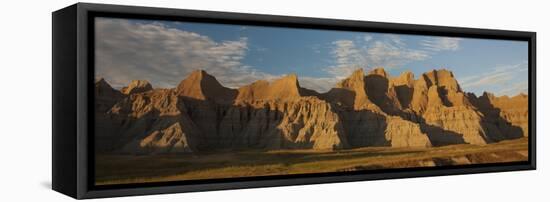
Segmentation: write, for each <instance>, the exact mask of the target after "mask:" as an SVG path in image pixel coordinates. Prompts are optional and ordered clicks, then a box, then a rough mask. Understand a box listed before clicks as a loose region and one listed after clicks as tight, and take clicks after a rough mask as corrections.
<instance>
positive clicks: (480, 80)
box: [458, 61, 528, 95]
mask: <svg viewBox="0 0 550 202" xmlns="http://www.w3.org/2000/svg"><path fill="white" fill-rule="evenodd" d="M527 70H528V63H527V61H523V62H521V63H518V64H514V65H505V66H498V67H495V68H493V69H492V71H489V72H485V73H483V74H476V75H471V76H466V77H461V78H459V79H458V81H459V83H460V85H461V87H462V88H464V89H468V90H470V91H474V92H475V91H478V92H477V93H481V92H480V91H481V89H484V90H486V89H489V88H497V89H498V90H497V91H495V93H496V94H497V95H515V94H518V93H527V79H521V80H517V79H518V75H526V72H527Z"/></svg>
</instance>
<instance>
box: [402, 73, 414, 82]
mask: <svg viewBox="0 0 550 202" xmlns="http://www.w3.org/2000/svg"><path fill="white" fill-rule="evenodd" d="M399 77H401V78H406V79H407V80H414V74H413V73H412V72H411V71H404V72H403V73H401V75H399Z"/></svg>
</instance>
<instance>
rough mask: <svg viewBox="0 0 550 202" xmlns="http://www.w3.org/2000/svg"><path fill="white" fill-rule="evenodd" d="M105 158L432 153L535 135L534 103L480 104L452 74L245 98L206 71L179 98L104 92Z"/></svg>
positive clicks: (100, 86)
mask: <svg viewBox="0 0 550 202" xmlns="http://www.w3.org/2000/svg"><path fill="white" fill-rule="evenodd" d="M95 95H96V102H95V105H94V106H95V114H96V119H95V121H96V130H95V131H96V141H97V142H98V143H97V144H96V145H97V147H96V149H97V151H98V152H120V153H130V154H150V153H192V152H202V151H227V150H243V149H260V150H277V149H315V150H338V149H346V148H357V147H370V146H385V147H432V146H441V145H450V144H478V145H483V144H488V143H492V142H497V141H501V140H505V139H513V138H519V137H523V136H526V135H527V134H528V131H527V130H528V106H527V103H528V97H527V96H526V95H523V94H521V95H517V96H514V97H507V96H503V97H496V96H494V95H492V94H490V93H485V94H483V95H482V96H479V97H477V96H475V95H474V94H471V93H465V92H463V91H462V89H461V88H460V86H459V84H458V82H457V80H456V79H455V78H454V75H453V73H452V72H450V71H448V70H444V69H443V70H433V71H430V72H427V73H424V74H422V75H420V76H419V77H418V78H415V76H414V75H413V74H412V73H411V72H403V73H402V74H401V75H399V76H397V77H390V76H389V75H388V74H387V73H386V71H385V70H384V69H382V68H377V69H374V70H372V71H370V72H369V73H365V72H364V71H363V70H362V69H358V70H357V71H355V72H353V73H352V74H351V75H350V76H349V77H348V78H345V79H343V80H342V81H340V82H339V83H338V84H337V85H336V86H335V87H334V88H332V89H331V90H330V91H328V92H327V93H324V94H320V93H317V92H315V91H313V90H309V89H305V88H302V87H301V86H300V84H299V82H298V78H297V76H296V75H294V74H290V75H286V76H283V77H281V78H279V79H275V80H273V81H264V80H259V81H256V82H253V83H251V84H249V85H246V86H242V87H240V88H237V89H232V88H227V87H224V86H223V85H221V84H220V83H219V82H218V81H217V79H216V78H215V77H214V76H212V75H210V74H208V73H207V72H205V71H202V70H198V71H194V72H192V73H191V74H190V75H188V76H187V77H186V78H184V79H183V80H182V81H181V82H180V83H179V84H178V85H177V86H176V87H175V88H173V89H155V88H153V87H152V86H151V84H149V82H147V81H143V80H135V81H132V82H131V83H130V84H129V85H128V86H126V87H124V88H122V89H121V90H116V89H113V88H112V87H111V86H110V85H109V84H108V83H107V82H106V81H105V80H103V79H100V80H98V81H97V82H96V84H95Z"/></svg>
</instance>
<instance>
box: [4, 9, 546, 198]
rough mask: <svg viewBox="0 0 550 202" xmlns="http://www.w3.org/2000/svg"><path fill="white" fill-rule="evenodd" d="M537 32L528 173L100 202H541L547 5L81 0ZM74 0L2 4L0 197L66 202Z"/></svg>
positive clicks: (238, 191) (203, 193) (192, 194)
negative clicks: (65, 123) (67, 50)
mask: <svg viewBox="0 0 550 202" xmlns="http://www.w3.org/2000/svg"><path fill="white" fill-rule="evenodd" d="M90 2H96V3H111V4H126V5H140V6H155V7H173V8H186V9H200V10H214V11H232V12H245V13H260V14H277V15H290V16H307V17H322V18H339V19H353V20H368V21H382V22H400V23H415V24H429V25H445V26H460V27H477V28H491V29H510V30H525V31H536V32H537V40H538V43H537V49H538V50H537V52H538V54H537V56H538V61H537V65H538V68H537V73H538V75H537V80H538V82H537V86H538V88H539V89H540V90H539V91H538V92H537V103H538V109H537V120H538V127H537V140H538V144H537V145H538V147H537V148H538V151H537V154H538V159H537V161H538V167H537V170H536V171H522V172H508V173H493V174H475V175H460V176H448V177H429V178H415V179H399V180H382V181H369V182H354V183H337V184H323V185H309V186H288V187H278V188H260V189H245V190H232V191H213V192H202V193H187V194H169V195H154V196H140V197H122V198H114V199H101V200H109V201H219V200H224V201H239V202H245V201H262V202H264V201H266V202H267V201H278V202H280V201H360V200H361V201H382V200H384V201H385V200H388V201H403V200H406V201H417V200H418V201H420V200H422V201H462V202H463V201H524V200H529V199H538V200H537V201H545V200H548V199H550V197H548V194H549V187H550V183H549V180H550V171H549V170H548V169H550V165H549V164H550V163H549V162H550V161H548V160H547V157H546V154H548V153H550V151H549V148H550V145H549V144H550V142H549V139H548V136H547V135H548V131H549V128H548V123H545V122H546V120H547V119H546V118H547V117H546V115H548V114H550V109H549V105H548V104H547V103H549V102H550V97H549V93H546V92H545V88H547V87H550V79H547V78H546V79H545V77H548V76H550V72H549V71H550V70H549V69H548V68H547V66H548V65H549V59H548V57H549V54H550V52H549V50H548V47H549V46H550V44H549V43H550V41H549V39H548V37H549V36H550V26H548V19H550V15H549V14H548V12H550V11H549V10H548V8H550V6H548V5H544V3H545V2H546V1H542V0H539V1H528V0H521V1H517V0H515V1H504V0H499V1H479V0H477V1H472V0H455V1H438V0H433V1H424V0H414V1H410V0H409V1H406V0H404V1H394V0H377V1H365V0H361V1H347V0H332V1H321V0H316V1H311V2H307V1H299V0H269V1H261V0H250V1H245V0H226V1H213V0H189V1H187V0H186V1H181V0H180V1H158V0H157V1H151V0H149V1H90ZM73 3H75V1H65V0H63V1H62V0H55V1H24V0H20V1H9V0H7V1H2V3H1V4H2V6H1V7H0V8H2V11H1V12H0V15H1V17H0V20H1V23H0V27H1V29H0V50H1V57H0V88H2V90H1V91H0V119H1V120H0V128H1V130H0V137H1V138H0V141H1V143H0V201H36V200H40V201H68V200H70V198H69V197H66V196H64V195H61V194H59V193H56V192H54V191H51V190H50V186H51V12H52V11H54V10H57V9H60V8H62V7H65V6H68V5H70V4H73Z"/></svg>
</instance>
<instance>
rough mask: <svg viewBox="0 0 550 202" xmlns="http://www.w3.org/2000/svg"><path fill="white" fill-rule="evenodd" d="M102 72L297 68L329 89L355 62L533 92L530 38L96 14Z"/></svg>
mask: <svg viewBox="0 0 550 202" xmlns="http://www.w3.org/2000/svg"><path fill="white" fill-rule="evenodd" d="M96 37H97V39H96V74H97V77H104V78H105V79H106V80H107V81H108V82H110V83H111V84H113V86H115V87H122V86H124V85H126V84H127V83H128V82H129V81H130V80H132V79H145V80H149V81H150V82H151V83H152V84H153V85H154V86H155V87H164V88H170V87H174V86H175V85H177V83H178V82H179V81H180V80H182V79H183V78H185V76H186V75H187V74H189V73H190V72H191V71H193V70H195V69H205V70H206V71H207V72H209V73H210V74H212V75H214V76H215V77H216V78H217V79H218V80H219V81H220V82H221V83H222V84H223V85H225V86H228V87H238V86H242V85H246V84H248V83H251V82H253V81H255V80H258V79H265V80H272V79H274V78H277V77H280V76H282V75H285V74H289V73H296V74H297V75H298V78H299V80H300V84H301V85H302V86H303V87H306V88H310V89H313V90H316V91H319V92H325V91H327V90H329V89H330V88H331V87H333V86H334V85H335V84H336V82H338V81H339V80H341V79H343V78H345V77H347V76H349V74H351V72H352V71H353V70H355V69H357V68H364V69H365V70H366V71H369V69H371V68H375V67H384V68H385V69H386V71H388V72H389V73H390V75H392V76H398V75H399V74H400V73H401V72H403V71H411V72H413V73H414V74H415V77H418V76H419V75H421V74H422V73H424V72H427V71H430V70H432V69H440V68H446V69H449V70H451V71H453V73H454V75H455V77H456V78H457V79H458V80H459V82H460V83H461V86H462V88H463V90H464V91H468V92H474V93H476V94H477V95H480V94H481V93H482V92H483V91H489V92H493V93H495V94H497V95H515V94H518V93H520V92H523V93H526V92H527V59H528V58H527V48H528V47H527V42H519V41H506V40H487V39H472V38H449V37H431V36H418V35H402V34H388V33H365V32H349V31H331V30H313V29H294V28H279V27H261V26H242V25H221V24H205V23H187V22H170V21H146V20H139V21H138V20H133V21H131V20H124V19H111V18H98V19H96Z"/></svg>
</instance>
